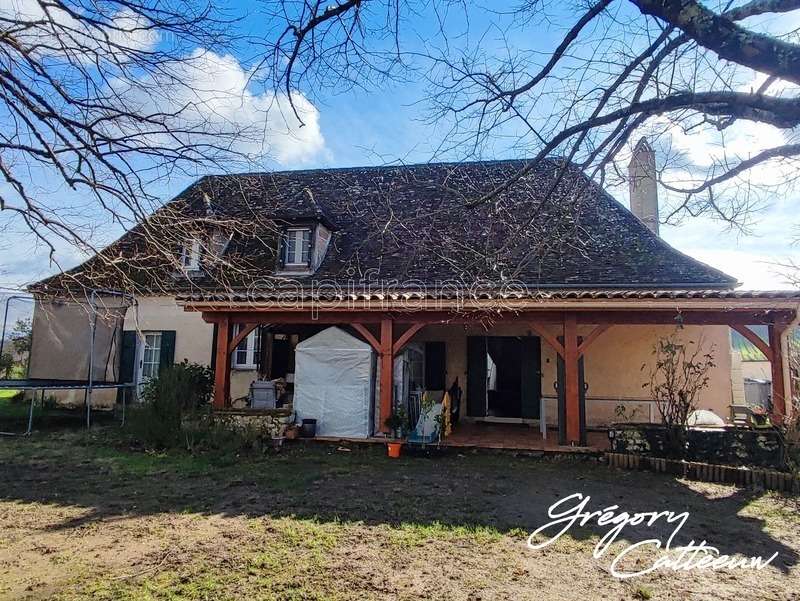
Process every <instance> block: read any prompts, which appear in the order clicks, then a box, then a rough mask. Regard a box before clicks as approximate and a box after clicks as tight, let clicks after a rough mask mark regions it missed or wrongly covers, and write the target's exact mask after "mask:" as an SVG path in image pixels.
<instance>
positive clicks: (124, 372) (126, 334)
mask: <svg viewBox="0 0 800 601" xmlns="http://www.w3.org/2000/svg"><path fill="white" fill-rule="evenodd" d="M135 373H136V332H135V331H133V330H125V331H123V332H122V348H121V349H120V353H119V381H118V383H119V384H130V383H131V382H133V379H134V374H135ZM123 394H124V392H123V389H122V388H118V389H117V402H118V403H121V402H122V395H123ZM129 398H130V397H129Z"/></svg>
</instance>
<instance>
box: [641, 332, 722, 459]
mask: <svg viewBox="0 0 800 601" xmlns="http://www.w3.org/2000/svg"><path fill="white" fill-rule="evenodd" d="M692 344H694V343H693V342H689V343H685V342H682V341H681V340H680V338H679V336H678V331H677V330H676V331H675V332H673V333H672V334H670V335H669V336H664V337H661V338H659V339H658V341H657V342H656V344H655V347H654V348H653V355H654V357H655V366H654V367H653V368H652V369H651V370H650V378H649V380H648V381H647V382H645V384H644V385H643V388H649V390H650V396H651V398H652V399H653V401H655V403H656V407H657V408H658V412H659V413H660V414H661V421H662V422H663V424H664V426H666V428H667V437H668V440H669V446H670V448H671V452H672V454H673V455H674V456H676V457H683V456H684V454H685V453H686V439H687V430H688V418H689V415H690V414H691V413H692V411H694V410H695V409H697V401H698V397H699V394H700V391H701V390H703V389H704V388H706V387H708V381H709V372H710V371H711V370H712V369H713V368H714V366H715V363H714V346H713V345H712V346H711V348H710V349H709V350H708V351H706V350H705V349H704V345H703V341H702V340H699V341H698V342H697V344H694V349H691V348H690V346H689V345H692ZM645 367H646V366H645V365H643V366H642V369H644V368H645Z"/></svg>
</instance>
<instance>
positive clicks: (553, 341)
mask: <svg viewBox="0 0 800 601" xmlns="http://www.w3.org/2000/svg"><path fill="white" fill-rule="evenodd" d="M528 326H529V327H530V329H531V330H533V331H534V332H536V334H537V335H538V336H539V338H541V339H542V340H544V341H545V342H546V343H547V344H549V345H550V346H551V347H553V349H554V350H555V351H556V353H557V354H558V356H559V357H562V358H563V357H564V345H563V344H561V343H560V342H559V341H558V338H556V337H555V336H553V335H552V334H551V333H550V332H548V331H547V330H546V329H545V328H544V327H542V325H541V324H538V323H529V324H528Z"/></svg>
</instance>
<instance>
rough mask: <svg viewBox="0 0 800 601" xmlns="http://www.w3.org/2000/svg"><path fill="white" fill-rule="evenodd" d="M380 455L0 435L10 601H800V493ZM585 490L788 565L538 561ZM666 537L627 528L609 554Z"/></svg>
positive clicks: (550, 551) (592, 539) (488, 460)
mask: <svg viewBox="0 0 800 601" xmlns="http://www.w3.org/2000/svg"><path fill="white" fill-rule="evenodd" d="M384 452H385V451H384V450H383V449H382V448H358V447H354V448H353V449H352V450H351V451H349V452H342V451H337V450H336V446H325V445H321V444H320V445H296V446H293V447H290V448H288V449H286V450H285V451H283V452H282V453H280V454H278V455H268V456H259V457H238V458H237V457H208V456H205V457H199V458H197V457H191V456H188V455H184V454H164V455H157V454H146V453H140V452H132V451H126V450H120V449H118V448H112V447H110V446H108V441H107V440H105V439H103V438H100V439H98V438H92V439H87V438H85V437H82V436H79V435H63V436H54V435H49V436H47V437H41V438H37V437H34V438H32V439H27V440H24V439H16V440H0V462H2V463H0V475H1V477H0V481H2V482H3V483H4V485H3V487H2V489H0V598H8V599H64V600H81V599H89V598H93V599H109V600H110V599H115V600H116V599H186V600H189V599H214V600H215V601H216V600H218V599H240V598H247V599H287V600H288V599H359V600H362V599H409V600H411V599H431V600H438V599H441V600H451V599H452V600H465V601H466V600H478V599H482V600H487V599H509V600H512V599H514V600H517V599H542V598H546V599H555V600H558V599H564V600H567V599H569V600H571V599H575V598H576V597H582V598H586V599H604V598H606V599H646V598H652V599H731V600H734V599H735V600H736V601H740V600H743V599H781V600H783V599H800V596H798V591H800V588H798V586H797V582H798V568H797V564H798V561H799V560H800V555H799V554H800V517H798V515H799V514H798V509H800V504H798V499H797V498H792V497H785V496H779V495H776V494H766V493H756V492H752V491H749V492H748V491H742V490H738V489H735V488H732V487H728V486H720V485H714V484H708V483H694V482H688V481H682V480H677V479H674V478H670V477H667V476H663V475H656V474H649V473H636V472H627V471H616V470H610V469H608V468H606V467H605V466H603V465H600V464H597V463H595V462H593V461H589V460H582V461H566V460H565V461H553V460H544V459H532V458H527V457H515V456H512V455H507V454H469V455H461V454H457V453H454V454H450V455H446V456H443V457H439V458H401V459H400V460H389V459H387V458H386V457H385V456H384ZM576 492H580V493H583V494H584V495H590V496H591V497H592V501H591V506H592V508H594V509H600V508H603V507H607V506H609V505H619V506H620V507H621V508H622V509H624V510H627V511H631V512H632V511H654V510H673V511H676V512H678V511H688V512H690V518H689V521H688V522H687V524H686V526H685V527H684V529H683V530H682V538H683V539H685V540H681V541H680V542H681V544H685V543H686V542H688V541H689V540H692V539H693V540H696V541H698V542H699V541H701V540H707V541H708V542H709V544H713V545H716V546H718V547H720V549H721V550H722V551H723V552H724V553H729V554H735V553H739V554H743V555H747V556H752V555H762V556H764V557H768V556H770V555H771V554H772V553H773V552H776V551H777V552H778V554H779V555H778V557H777V559H776V560H775V561H774V562H773V563H772V564H771V565H770V566H769V567H767V568H765V569H764V570H763V571H761V572H758V571H754V570H747V571H745V570H740V571H720V572H702V573H700V572H691V573H685V572H684V573H680V572H679V573H675V572H671V571H658V572H654V573H651V574H648V575H646V576H642V577H638V578H634V579H631V580H625V581H622V580H618V579H616V578H614V577H612V576H611V575H610V574H609V564H610V558H609V556H603V557H600V558H598V559H595V558H594V557H593V556H592V550H593V548H594V546H595V544H596V543H597V542H598V540H599V538H600V536H601V535H602V533H603V532H604V531H605V530H601V529H591V528H588V527H586V528H573V529H571V530H570V533H569V535H565V536H564V537H562V538H561V539H560V540H559V541H558V542H557V543H555V544H554V545H552V546H550V547H547V548H546V549H543V550H540V551H532V550H530V549H528V548H527V547H526V544H525V543H526V539H527V536H528V533H530V532H532V531H533V530H535V529H536V528H537V527H539V526H541V525H542V524H544V523H545V522H547V521H548V518H547V509H548V507H549V506H550V505H551V504H552V503H553V502H555V501H557V500H559V499H562V498H564V497H566V496H568V495H571V494H573V493H576ZM668 532H669V529H668V528H666V527H665V528H662V529H658V528H657V529H656V533H655V534H656V535H658V536H665V535H667V534H668ZM653 535H654V532H653V530H652V529H648V528H645V527H631V528H629V529H628V530H626V531H625V533H624V535H623V536H622V539H621V540H620V541H619V542H618V543H617V544H616V545H615V546H614V547H612V549H611V550H610V552H609V553H610V554H612V556H613V553H616V552H618V551H619V550H621V549H622V548H624V547H626V546H627V545H629V544H631V543H632V542H636V541H638V540H643V539H644V538H651V537H653ZM654 557H655V555H653V554H652V553H651V554H644V555H642V556H641V557H639V561H640V563H641V565H643V566H646V565H649V564H648V562H650V563H652V561H653V559H654Z"/></svg>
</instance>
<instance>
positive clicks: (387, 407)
mask: <svg viewBox="0 0 800 601" xmlns="http://www.w3.org/2000/svg"><path fill="white" fill-rule="evenodd" d="M392 326H393V323H392V320H391V319H384V320H383V321H382V322H381V341H380V346H381V350H380V361H381V396H380V422H379V423H380V427H381V430H382V431H384V432H388V431H389V429H388V428H387V427H386V424H385V423H384V422H385V421H386V418H387V417H389V415H391V413H392V396H393V392H394V374H393V371H394V353H393V352H392V344H393V334H392V329H393V328H392Z"/></svg>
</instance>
